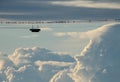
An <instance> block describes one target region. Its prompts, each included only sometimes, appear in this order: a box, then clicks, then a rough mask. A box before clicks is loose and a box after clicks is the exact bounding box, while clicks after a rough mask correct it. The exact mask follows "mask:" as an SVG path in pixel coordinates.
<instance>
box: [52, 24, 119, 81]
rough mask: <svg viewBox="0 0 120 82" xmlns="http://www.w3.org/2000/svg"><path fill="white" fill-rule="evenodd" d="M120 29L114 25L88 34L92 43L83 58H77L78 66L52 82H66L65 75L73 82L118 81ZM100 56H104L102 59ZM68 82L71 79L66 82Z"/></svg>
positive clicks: (57, 76) (87, 47) (61, 74)
mask: <svg viewBox="0 0 120 82" xmlns="http://www.w3.org/2000/svg"><path fill="white" fill-rule="evenodd" d="M119 27H120V23H114V24H113V23H112V24H107V25H104V26H101V27H100V28H98V29H96V30H92V31H89V32H86V33H87V34H88V37H90V43H89V44H88V45H87V46H86V47H85V49H84V50H83V52H84V53H83V52H81V54H82V56H81V55H78V56H76V57H75V59H76V61H77V62H76V65H75V66H73V67H71V68H70V69H67V70H66V71H61V72H59V73H57V74H56V75H55V76H54V77H53V78H52V82H59V81H62V82H63V81H66V79H64V78H63V77H62V76H64V75H69V76H70V77H71V79H72V80H74V81H73V82H113V81H118V80H119V77H118V75H120V74H119V72H120V70H119V69H120V67H119V65H120V64H119V61H120V60H119V57H120V55H119V53H120V51H119V48H120V43H119V42H120V37H119V34H120V28H119ZM99 39H101V41H99ZM100 54H102V55H103V56H102V57H101V56H100ZM64 77H66V76H64ZM110 78H111V79H110ZM63 79H64V80H63ZM68 81H69V79H68V80H67V81H66V82H68Z"/></svg>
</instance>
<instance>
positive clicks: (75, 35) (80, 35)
mask: <svg viewBox="0 0 120 82" xmlns="http://www.w3.org/2000/svg"><path fill="white" fill-rule="evenodd" d="M54 36H56V37H64V36H69V37H71V38H82V39H83V38H87V35H86V33H85V32H57V33H54Z"/></svg>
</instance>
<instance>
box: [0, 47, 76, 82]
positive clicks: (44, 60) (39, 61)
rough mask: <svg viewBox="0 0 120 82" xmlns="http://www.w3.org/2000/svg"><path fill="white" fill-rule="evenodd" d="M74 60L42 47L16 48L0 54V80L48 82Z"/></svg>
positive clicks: (2, 81)
mask: <svg viewBox="0 0 120 82" xmlns="http://www.w3.org/2000/svg"><path fill="white" fill-rule="evenodd" d="M74 61H75V60H74V58H72V57H71V56H69V55H59V54H56V53H52V52H51V51H50V50H48V49H44V48H38V47H33V48H18V49H16V50H15V52H14V53H13V54H11V55H5V54H2V53H1V54H0V81H1V82H21V81H22V82H26V81H29V82H36V81H43V82H48V81H49V80H50V79H51V78H52V77H53V76H54V74H55V73H57V72H59V71H60V70H63V69H68V68H69V67H70V66H71V65H72V64H73V63H74Z"/></svg>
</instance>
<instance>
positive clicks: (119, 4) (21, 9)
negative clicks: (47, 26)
mask: <svg viewBox="0 0 120 82" xmlns="http://www.w3.org/2000/svg"><path fill="white" fill-rule="evenodd" d="M115 18H120V0H1V1H0V19H9V20H64V19H65V20H67V19H68V20H73V19H115Z"/></svg>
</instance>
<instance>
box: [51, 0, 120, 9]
mask: <svg viewBox="0 0 120 82" xmlns="http://www.w3.org/2000/svg"><path fill="white" fill-rule="evenodd" d="M51 4H53V5H63V6H73V7H88V8H107V9H120V4H119V3H107V2H94V1H53V2H51Z"/></svg>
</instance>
